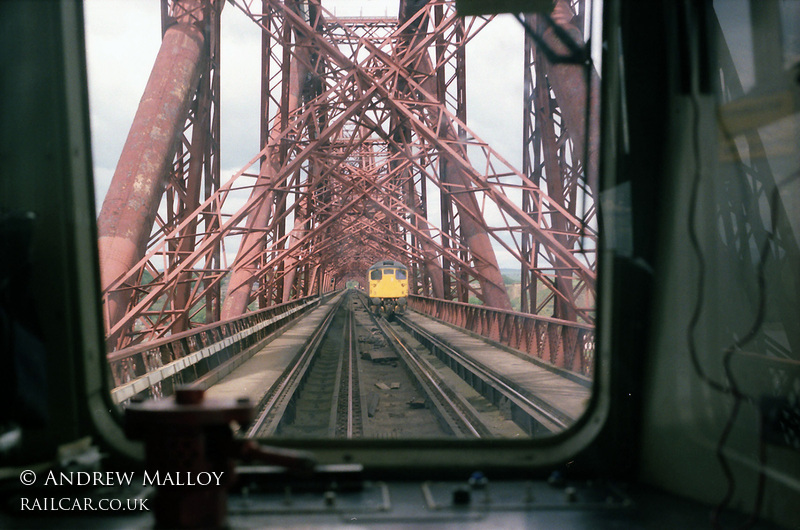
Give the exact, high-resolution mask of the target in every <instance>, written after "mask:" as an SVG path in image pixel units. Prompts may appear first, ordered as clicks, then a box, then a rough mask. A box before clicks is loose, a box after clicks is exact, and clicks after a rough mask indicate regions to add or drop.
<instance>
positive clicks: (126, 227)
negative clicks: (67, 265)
mask: <svg viewBox="0 0 800 530" xmlns="http://www.w3.org/2000/svg"><path fill="white" fill-rule="evenodd" d="M179 7H180V8H181V9H182V10H185V13H184V12H181V16H180V18H179V19H178V20H177V22H176V23H175V24H174V25H172V26H170V27H169V28H168V29H167V31H166V32H165V34H164V38H163V41H162V44H161V49H160V50H159V53H158V56H157V57H156V61H155V64H154V66H153V70H152V73H151V74H150V79H149V81H148V82H147V86H146V87H145V92H144V95H143V96H142V100H141V102H140V103H139V109H138V110H137V112H136V116H135V117H134V121H133V125H132V126H131V130H130V132H129V134H128V139H127V140H126V142H125V146H124V147H123V151H122V155H121V156H120V160H119V163H118V164H117V168H116V170H115V172H114V177H113V179H112V182H111V186H110V188H109V190H108V193H107V195H106V198H105V200H104V202H103V207H102V209H101V211H100V215H99V217H98V220H97V228H98V236H99V239H98V249H99V254H100V273H101V282H102V287H103V289H104V290H106V289H108V288H109V286H110V285H111V284H112V283H113V282H114V281H115V280H117V279H118V278H120V277H121V276H123V275H124V274H125V273H127V272H128V271H129V270H130V269H131V268H132V267H133V266H134V265H135V264H136V262H137V261H138V260H139V259H140V258H141V257H142V256H143V255H144V254H145V249H146V245H147V241H148V239H149V237H150V231H151V229H152V227H153V225H154V223H155V218H156V210H157V208H158V204H159V202H160V200H161V196H162V193H163V190H164V183H165V181H166V176H167V174H168V172H169V168H170V165H171V163H172V159H173V157H174V156H175V149H176V147H177V142H178V139H179V138H180V135H181V133H182V132H183V124H184V121H185V120H186V115H187V113H188V109H189V105H190V103H191V101H192V97H193V95H194V93H195V91H196V89H197V82H198V79H199V76H200V68H199V66H200V64H201V61H202V59H203V56H204V47H205V36H204V34H203V32H202V31H201V29H199V28H198V26H197V25H196V22H198V21H197V19H196V17H197V13H200V12H202V10H201V7H202V2H200V1H195V0H191V1H190V0H185V1H183V2H180V5H179ZM200 19H201V20H202V17H200ZM130 294H131V292H130V291H117V292H115V293H113V294H112V295H111V296H109V297H108V298H107V300H106V309H105V310H106V314H107V318H108V320H109V322H110V324H111V325H113V324H114V323H116V322H117V321H118V320H119V319H120V318H121V316H122V314H123V313H124V312H125V310H126V306H127V303H128V300H129V298H130ZM110 338H112V339H113V337H110Z"/></svg>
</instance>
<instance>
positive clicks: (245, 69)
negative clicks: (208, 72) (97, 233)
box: [84, 0, 522, 210]
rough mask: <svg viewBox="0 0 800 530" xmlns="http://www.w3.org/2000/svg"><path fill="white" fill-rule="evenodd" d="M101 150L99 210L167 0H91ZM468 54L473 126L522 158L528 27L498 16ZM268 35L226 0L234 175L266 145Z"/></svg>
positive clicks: (360, 6)
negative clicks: (263, 96) (261, 117)
mask: <svg viewBox="0 0 800 530" xmlns="http://www.w3.org/2000/svg"><path fill="white" fill-rule="evenodd" d="M323 5H324V6H325V7H326V8H327V9H330V10H331V11H333V10H335V11H336V14H337V15H340V16H341V15H359V14H362V15H385V14H389V15H396V13H397V1H396V0H394V1H383V0H366V1H347V0H338V1H335V2H334V1H327V2H323ZM84 12H85V19H86V41H87V63H88V71H89V98H90V108H91V125H92V151H93V157H94V170H95V181H96V187H97V195H96V196H97V208H98V210H99V208H100V206H101V205H102V198H103V197H104V195H105V193H106V190H107V188H108V185H109V182H110V180H111V176H112V175H113V172H114V168H115V167H116V164H117V161H118V160H119V155H120V153H121V151H122V146H123V144H124V142H125V138H126V137H127V134H128V130H129V128H130V124H131V122H132V121H133V116H134V114H135V112H136V108H137V105H138V103H139V100H140V98H141V96H142V93H143V91H144V87H145V84H146V82H147V79H148V76H149V75H150V70H151V68H152V66H153V62H154V60H155V57H156V54H157V53H158V48H159V45H160V42H161V21H160V16H161V15H160V1H159V0H85V3H84ZM481 33H482V34H481V36H479V38H478V39H477V40H476V41H475V43H474V44H472V45H471V47H470V48H471V49H470V50H469V52H468V55H467V59H468V63H467V75H468V76H469V77H468V80H467V100H468V113H467V114H468V120H469V126H470V128H472V129H473V130H474V131H475V132H476V133H477V134H478V135H479V136H481V137H482V138H483V139H485V140H487V141H489V143H490V144H491V145H492V146H493V147H494V148H495V149H497V150H498V151H499V152H500V153H501V154H502V155H503V156H504V157H506V158H508V159H509V160H510V161H512V162H514V163H515V164H516V165H518V164H519V162H518V160H520V157H521V151H522V147H521V143H522V140H521V136H522V133H521V131H522V116H521V114H522V113H521V106H522V31H521V27H520V26H519V24H518V23H517V22H516V21H514V20H512V19H510V18H508V19H506V20H499V21H494V22H492V24H490V25H489V27H487V28H486V29H484V30H483V31H482V32H481ZM260 43H261V40H260V34H259V29H258V28H257V27H256V25H255V24H254V23H253V22H251V21H250V20H249V19H248V18H247V17H245V16H244V14H243V13H242V12H241V11H239V10H238V9H236V8H235V7H233V6H231V5H230V4H228V5H226V6H225V8H224V9H223V13H222V41H221V54H222V58H221V91H220V92H221V104H220V108H221V113H220V118H221V129H222V130H221V141H222V147H221V157H220V161H221V167H222V179H223V181H224V180H226V179H227V177H228V176H230V175H231V174H232V173H234V172H235V171H237V170H239V169H241V167H242V166H243V165H244V164H246V163H247V161H249V160H250V159H251V158H252V157H253V156H254V155H255V154H256V153H257V152H258V150H259V146H258V138H259V132H258V128H259V125H258V110H259V101H260V99H259V93H258V91H259V82H260V81H259V74H258V70H259V62H260V52H259V46H260Z"/></svg>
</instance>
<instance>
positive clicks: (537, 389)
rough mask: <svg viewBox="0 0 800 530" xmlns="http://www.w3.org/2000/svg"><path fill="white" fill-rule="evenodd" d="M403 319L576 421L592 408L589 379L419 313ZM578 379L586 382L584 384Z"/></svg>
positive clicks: (408, 314) (413, 313) (406, 314)
mask: <svg viewBox="0 0 800 530" xmlns="http://www.w3.org/2000/svg"><path fill="white" fill-rule="evenodd" d="M403 317H405V318H407V319H408V320H410V321H412V322H413V323H414V324H416V325H418V326H420V327H422V328H424V329H425V330H426V331H428V332H429V333H431V334H432V335H435V336H436V337H437V338H438V339H439V340H441V341H442V342H444V343H446V344H447V345H448V346H451V347H452V348H454V349H456V350H458V351H459V352H461V353H462V354H464V355H465V356H466V357H468V358H470V359H471V360H473V361H475V362H476V363H478V364H480V365H482V366H484V367H486V368H487V369H489V370H491V371H492V372H494V373H495V374H496V375H498V376H500V377H501V378H502V379H505V381H506V382H508V383H511V384H513V385H514V386H515V387H518V388H521V389H524V390H525V391H527V392H528V393H530V394H532V395H535V396H536V397H537V398H539V399H540V400H542V401H544V402H545V403H547V405H549V406H550V407H551V408H553V409H555V410H558V411H560V412H561V413H563V414H564V415H566V416H567V417H568V418H569V419H571V420H572V421H575V420H577V419H578V418H580V416H581V415H582V414H583V412H584V411H585V410H586V408H587V407H588V405H589V398H590V397H591V394H592V389H591V383H590V382H589V380H588V379H586V378H583V377H581V376H579V375H576V374H570V375H571V377H572V378H570V377H565V374H563V372H564V371H563V370H560V369H558V368H556V367H552V366H550V365H548V364H547V363H545V362H544V361H541V360H539V359H533V358H531V357H529V356H527V355H525V354H524V353H521V352H518V353H511V352H509V351H507V350H505V349H502V348H499V347H497V346H495V345H493V344H491V343H489V342H487V341H485V340H481V339H479V338H476V337H475V336H473V335H471V334H470V333H468V332H466V331H462V330H459V329H457V328H454V327H451V326H449V325H447V324H444V323H441V322H439V321H437V320H434V319H432V318H430V317H428V316H425V315H423V314H421V313H417V312H416V311H413V310H412V311H406V312H405V313H404V314H403ZM529 359H530V360H529ZM576 380H577V381H581V380H585V382H584V384H581V383H580V382H577V381H576Z"/></svg>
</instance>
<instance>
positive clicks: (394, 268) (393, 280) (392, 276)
mask: <svg viewBox="0 0 800 530" xmlns="http://www.w3.org/2000/svg"><path fill="white" fill-rule="evenodd" d="M367 284H368V285H369V301H370V305H371V306H372V310H373V312H375V313H383V314H386V315H391V314H393V313H394V312H395V311H396V312H398V313H402V312H403V311H404V310H405V307H406V301H407V297H408V267H406V266H405V265H403V264H402V263H400V262H399V261H391V260H387V261H379V262H378V263H376V264H375V265H373V266H372V267H370V268H369V271H367Z"/></svg>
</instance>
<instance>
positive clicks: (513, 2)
mask: <svg viewBox="0 0 800 530" xmlns="http://www.w3.org/2000/svg"><path fill="white" fill-rule="evenodd" d="M553 4H554V2H553V0H498V1H488V0H456V12H457V13H458V15H459V16H462V17H464V16H474V15H496V14H499V13H550V12H551V11H553Z"/></svg>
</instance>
